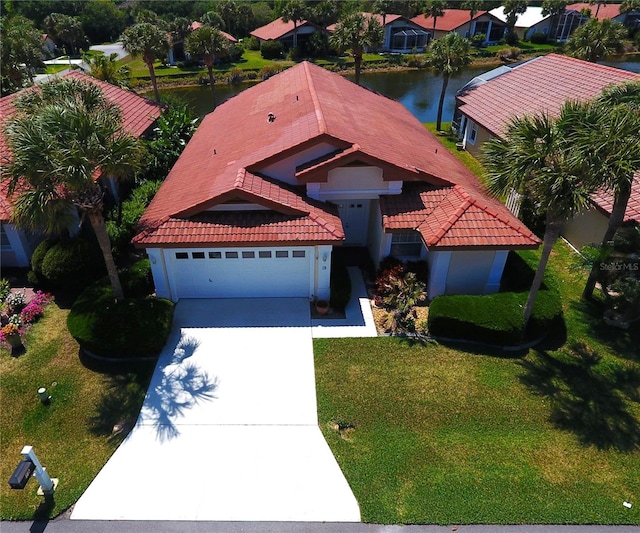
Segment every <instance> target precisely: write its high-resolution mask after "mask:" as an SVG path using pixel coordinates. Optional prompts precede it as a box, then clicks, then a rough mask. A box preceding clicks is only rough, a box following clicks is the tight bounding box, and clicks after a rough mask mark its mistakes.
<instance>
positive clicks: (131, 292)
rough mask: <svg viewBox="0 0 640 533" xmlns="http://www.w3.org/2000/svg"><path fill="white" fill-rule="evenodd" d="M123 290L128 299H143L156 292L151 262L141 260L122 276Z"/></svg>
mask: <svg viewBox="0 0 640 533" xmlns="http://www.w3.org/2000/svg"><path fill="white" fill-rule="evenodd" d="M120 283H122V290H123V291H124V294H125V295H126V296H127V297H128V298H142V297H144V296H148V295H149V294H151V293H152V292H153V290H154V286H153V276H152V275H151V262H150V261H149V260H148V259H141V260H140V261H138V262H137V263H134V264H133V265H132V266H130V267H129V268H128V269H127V270H125V271H123V272H122V273H121V274H120Z"/></svg>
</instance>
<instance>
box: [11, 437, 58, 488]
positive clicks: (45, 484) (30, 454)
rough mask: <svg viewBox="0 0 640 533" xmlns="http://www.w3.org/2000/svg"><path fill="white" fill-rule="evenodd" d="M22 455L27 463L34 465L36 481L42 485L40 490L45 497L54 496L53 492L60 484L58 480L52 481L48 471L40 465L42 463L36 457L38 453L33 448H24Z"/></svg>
mask: <svg viewBox="0 0 640 533" xmlns="http://www.w3.org/2000/svg"><path fill="white" fill-rule="evenodd" d="M20 453H21V454H22V455H23V456H24V458H25V459H26V460H27V461H31V462H32V463H33V464H34V466H35V472H34V473H35V476H36V479H37V480H38V483H40V490H41V491H42V494H43V495H44V496H51V495H53V491H54V490H55V488H56V486H57V484H58V483H57V482H58V480H57V479H55V478H54V479H51V477H50V476H49V474H48V473H47V471H46V470H45V469H44V467H43V466H42V464H40V461H39V460H38V458H37V457H36V453H35V452H34V451H33V446H25V447H24V448H22V451H21V452H20ZM38 493H39V494H40V491H38Z"/></svg>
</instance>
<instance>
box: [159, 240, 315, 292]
mask: <svg viewBox="0 0 640 533" xmlns="http://www.w3.org/2000/svg"><path fill="white" fill-rule="evenodd" d="M165 254H166V255H165V261H166V263H167V266H168V272H169V277H170V283H171V285H172V288H173V291H172V292H173V293H174V297H175V298H176V299H179V298H252V297H308V296H309V295H311V294H312V293H313V279H314V275H313V260H314V248H313V247H295V248H287V247H279V248H228V249H227V248H225V249H221V248H216V249H211V248H209V249H188V250H187V249H183V250H165Z"/></svg>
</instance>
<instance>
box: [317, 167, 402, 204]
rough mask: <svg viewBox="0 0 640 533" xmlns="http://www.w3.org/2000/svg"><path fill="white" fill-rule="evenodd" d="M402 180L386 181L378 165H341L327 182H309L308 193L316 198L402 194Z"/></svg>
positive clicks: (367, 197) (371, 196)
mask: <svg viewBox="0 0 640 533" xmlns="http://www.w3.org/2000/svg"><path fill="white" fill-rule="evenodd" d="M401 192H402V182H401V181H384V179H383V172H382V169H381V168H378V167H369V166H362V167H340V168H336V169H333V170H331V171H330V172H329V175H328V176H327V181H326V182H325V183H309V184H308V185H307V194H308V195H309V196H310V197H311V198H315V199H316V200H336V199H357V198H362V199H377V198H379V197H380V195H381V194H400V193H401Z"/></svg>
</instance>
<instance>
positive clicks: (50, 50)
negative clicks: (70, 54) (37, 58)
mask: <svg viewBox="0 0 640 533" xmlns="http://www.w3.org/2000/svg"><path fill="white" fill-rule="evenodd" d="M56 48H57V47H56V43H55V42H53V39H52V38H51V37H49V35H48V34H46V33H43V34H42V59H51V58H52V57H55V56H56Z"/></svg>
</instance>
